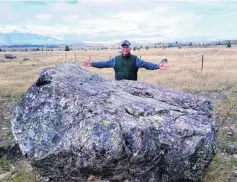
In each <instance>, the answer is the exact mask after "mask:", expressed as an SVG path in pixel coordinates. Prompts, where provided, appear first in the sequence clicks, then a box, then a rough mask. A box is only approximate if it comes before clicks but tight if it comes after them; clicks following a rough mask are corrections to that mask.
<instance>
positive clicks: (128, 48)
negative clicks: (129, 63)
mask: <svg viewBox="0 0 237 182" xmlns="http://www.w3.org/2000/svg"><path fill="white" fill-rule="evenodd" d="M130 50H131V47H129V46H127V45H122V53H123V55H127V54H129V53H130Z"/></svg>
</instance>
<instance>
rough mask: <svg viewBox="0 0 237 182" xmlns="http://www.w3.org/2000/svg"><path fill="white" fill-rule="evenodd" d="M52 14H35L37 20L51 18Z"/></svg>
mask: <svg viewBox="0 0 237 182" xmlns="http://www.w3.org/2000/svg"><path fill="white" fill-rule="evenodd" d="M52 16H53V15H52V14H37V15H36V18H37V19H39V20H49V19H51V18H52Z"/></svg>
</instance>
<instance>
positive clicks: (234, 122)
mask: <svg viewBox="0 0 237 182" xmlns="http://www.w3.org/2000/svg"><path fill="white" fill-rule="evenodd" d="M236 50H237V47H232V48H230V49H228V48H225V47H212V48H182V49H177V48H169V49H150V50H145V49H144V50H140V51H133V53H134V54H136V55H138V56H141V58H142V59H144V60H146V61H150V62H153V63H159V61H160V60H161V59H162V58H164V57H166V58H168V61H169V69H168V70H166V71H159V70H156V71H150V70H145V69H141V70H140V71H139V74H138V76H139V81H142V82H147V83H151V84H158V85H162V86H166V87H169V88H171V89H176V90H183V91H187V92H192V93H197V94H200V95H205V96H207V97H209V98H210V99H211V100H212V102H213V105H214V112H213V116H214V117H215V127H216V130H218V138H217V155H216V156H215V157H214V159H213V161H212V163H211V165H210V166H209V168H208V169H207V171H206V174H205V176H204V177H203V182H236V181H237V92H236V90H237V81H236V80H237V79H236V78H237V72H236V69H237V59H236V54H235V53H236ZM51 53H52V54H51ZM13 54H14V55H16V56H17V59H16V60H6V59H5V58H4V56H3V55H4V53H0V131H1V132H0V181H14V182H18V181H19V182H20V181H29V182H33V181H34V175H33V173H32V171H31V168H30V166H29V164H28V162H27V161H26V160H25V159H24V157H23V156H21V154H20V151H19V148H18V147H17V145H16V142H15V141H14V137H13V136H12V133H11V124H10V118H11V112H12V109H13V107H14V106H15V104H17V102H18V101H20V99H21V97H22V95H23V94H24V93H25V92H26V91H27V88H28V87H29V86H30V85H31V84H33V83H34V82H35V81H36V79H37V78H38V76H39V73H40V72H41V71H42V69H43V68H45V67H50V66H53V65H55V64H56V63H59V62H63V61H71V62H77V63H79V64H81V63H82V61H83V60H86V59H91V60H93V61H97V60H108V59H109V58H110V56H114V55H117V54H118V50H103V51H76V52H72V51H69V52H63V51H61V52H58V53H57V51H53V52H48V53H47V54H46V52H39V53H36V52H14V53H13ZM65 54H66V55H65ZM75 55H76V56H75ZM202 55H204V67H203V70H201V58H202ZM88 70H89V71H91V72H93V73H97V74H100V75H102V76H104V77H105V78H112V79H113V78H114V73H113V69H96V68H88Z"/></svg>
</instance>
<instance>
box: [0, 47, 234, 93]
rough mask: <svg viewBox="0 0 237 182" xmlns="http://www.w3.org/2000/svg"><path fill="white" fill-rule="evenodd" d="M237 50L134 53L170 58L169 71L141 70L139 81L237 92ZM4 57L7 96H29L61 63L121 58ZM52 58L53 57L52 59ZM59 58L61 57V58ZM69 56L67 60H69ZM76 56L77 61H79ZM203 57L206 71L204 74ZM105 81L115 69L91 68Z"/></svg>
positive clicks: (1, 83) (1, 67)
mask: <svg viewBox="0 0 237 182" xmlns="http://www.w3.org/2000/svg"><path fill="white" fill-rule="evenodd" d="M236 52H237V47H232V48H231V49H228V48H223V47H220V48H182V49H177V48H169V49H150V50H137V51H132V53H133V54H135V55H137V56H141V58H142V59H143V60H146V61H150V62H153V63H159V61H160V60H161V59H162V58H164V57H166V58H167V59H168V60H169V69H168V70H166V71H161V70H153V71H150V70H146V69H140V70H139V78H138V81H142V82H147V83H152V84H158V85H163V86H167V87H169V88H173V89H181V90H185V91H190V92H213V91H215V92H217V91H223V90H229V89H236V86H237V84H236V83H237V79H236V78H237V71H236V70H237V54H236ZM4 54H5V53H0V61H2V62H0V90H1V91H2V92H4V93H6V94H7V93H16V92H25V91H26V89H27V88H28V87H29V86H30V85H31V84H32V83H33V82H34V81H35V80H36V78H37V77H38V76H39V73H40V71H42V69H43V68H45V67H49V66H53V65H55V64H57V63H59V62H65V61H71V62H78V63H79V64H82V62H83V61H84V60H86V59H89V56H90V58H91V60H92V61H97V60H101V61H103V60H108V59H109V58H110V56H112V57H113V56H115V55H117V54H118V50H104V51H76V52H74V51H69V52H64V51H61V52H58V53H57V52H48V53H47V55H46V53H45V52H40V53H36V52H13V54H14V55H16V56H17V59H16V60H6V59H5V58H4ZM51 54H52V56H51ZM57 54H58V56H57ZM65 54H67V56H66V57H65ZM75 54H76V61H75ZM202 54H203V55H204V68H203V71H201V60H202ZM4 60H5V61H4ZM87 69H89V70H90V71H91V72H93V73H97V74H100V75H102V76H104V77H105V78H114V72H113V69H111V68H105V69H97V68H87Z"/></svg>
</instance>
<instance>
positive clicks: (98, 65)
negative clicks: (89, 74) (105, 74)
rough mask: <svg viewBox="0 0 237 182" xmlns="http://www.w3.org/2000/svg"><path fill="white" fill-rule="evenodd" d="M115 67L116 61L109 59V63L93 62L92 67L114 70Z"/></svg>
mask: <svg viewBox="0 0 237 182" xmlns="http://www.w3.org/2000/svg"><path fill="white" fill-rule="evenodd" d="M114 65H115V59H114V58H112V59H109V60H108V61H93V62H91V66H92V67H96V68H113V67H114Z"/></svg>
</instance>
